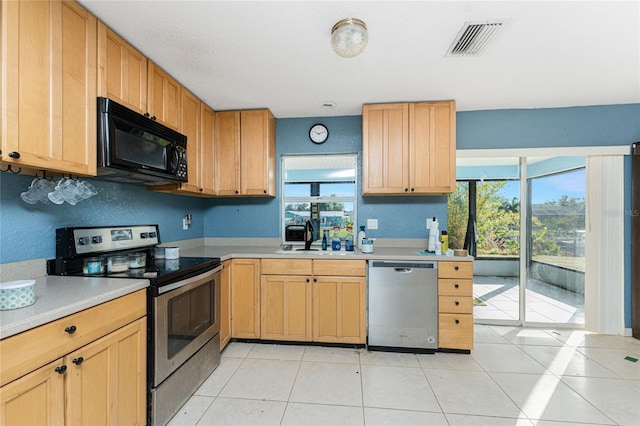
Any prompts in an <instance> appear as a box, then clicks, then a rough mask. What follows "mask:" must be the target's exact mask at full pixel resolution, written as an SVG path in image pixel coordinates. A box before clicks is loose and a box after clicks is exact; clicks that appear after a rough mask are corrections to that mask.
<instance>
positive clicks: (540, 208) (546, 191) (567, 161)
mask: <svg viewBox="0 0 640 426" xmlns="http://www.w3.org/2000/svg"><path fill="white" fill-rule="evenodd" d="M550 164H554V165H553V166H552V167H549V165H550ZM573 167H577V168H573ZM557 170H561V171H557ZM527 176H528V178H527V185H528V189H529V191H528V193H529V194H528V195H529V196H528V203H527V205H528V211H529V214H528V215H527V222H528V224H527V233H528V235H527V240H528V241H529V248H530V250H529V253H530V255H529V257H528V261H527V275H526V302H525V306H526V317H525V319H526V321H527V322H530V323H542V324H544V325H548V324H549V323H553V324H558V323H560V324H576V325H584V288H585V286H584V270H585V168H584V159H583V158H576V157H556V158H544V159H536V161H530V162H529V163H528V165H527Z"/></svg>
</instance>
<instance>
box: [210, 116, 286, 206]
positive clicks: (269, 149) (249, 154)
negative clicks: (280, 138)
mask: <svg viewBox="0 0 640 426" xmlns="http://www.w3.org/2000/svg"><path fill="white" fill-rule="evenodd" d="M215 128H216V130H215V132H216V137H215V144H216V151H215V161H216V167H215V169H216V178H215V181H216V194H217V195H218V196H223V197H229V196H271V197H273V196H275V194H276V183H275V173H276V161H275V148H276V146H275V144H276V133H275V132H276V128H275V118H274V116H273V114H271V111H269V110H268V109H259V110H243V111H222V112H217V113H216V124H215Z"/></svg>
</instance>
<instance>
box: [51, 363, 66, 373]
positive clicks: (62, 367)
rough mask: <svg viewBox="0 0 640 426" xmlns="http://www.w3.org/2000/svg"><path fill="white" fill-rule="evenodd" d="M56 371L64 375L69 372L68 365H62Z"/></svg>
mask: <svg viewBox="0 0 640 426" xmlns="http://www.w3.org/2000/svg"><path fill="white" fill-rule="evenodd" d="M54 371H55V372H56V373H58V374H64V373H65V371H67V366H66V365H61V366H60V367H56V369H55V370H54Z"/></svg>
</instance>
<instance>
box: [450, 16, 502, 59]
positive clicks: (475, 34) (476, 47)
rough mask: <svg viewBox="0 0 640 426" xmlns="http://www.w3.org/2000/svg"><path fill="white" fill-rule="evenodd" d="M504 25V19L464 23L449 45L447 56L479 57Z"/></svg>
mask: <svg viewBox="0 0 640 426" xmlns="http://www.w3.org/2000/svg"><path fill="white" fill-rule="evenodd" d="M506 23H507V20H506V19H495V20H493V21H486V22H465V23H464V25H463V26H462V29H461V30H460V32H459V33H458V36H457V37H456V38H455V40H453V43H451V46H450V47H449V50H448V51H447V56H480V54H481V53H482V51H483V50H484V48H485V47H487V45H488V44H489V43H490V42H491V41H492V40H493V39H494V38H495V37H496V35H497V34H498V33H499V32H500V29H501V28H502V27H503V26H504V25H505V24H506Z"/></svg>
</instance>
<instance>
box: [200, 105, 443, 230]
mask: <svg viewBox="0 0 640 426" xmlns="http://www.w3.org/2000/svg"><path fill="white" fill-rule="evenodd" d="M315 123H323V124H325V125H327V127H328V128H329V139H328V140H327V141H326V142H325V143H324V144H322V145H316V144H314V143H312V142H311V141H310V140H309V128H310V127H311V126H312V125H314V124H315ZM276 134H277V144H276V163H277V173H276V176H277V181H278V185H280V183H279V182H280V176H281V158H282V155H284V154H335V153H357V155H358V185H360V183H361V180H362V163H361V158H362V117H361V116H348V117H330V118H327V117H316V118H314V117H310V118H288V119H280V120H278V121H277V127H276ZM277 192H278V196H277V197H276V198H274V199H268V200H262V199H227V200H224V201H223V202H220V201H219V200H214V201H210V205H211V206H213V208H212V209H210V210H208V212H207V215H206V220H205V235H206V236H207V237H234V236H235V237H275V238H279V237H280V236H281V235H282V229H281V221H280V206H281V204H282V199H281V197H280V195H281V194H280V193H281V191H280V187H278V191H277ZM358 192H361V191H360V190H358ZM433 216H436V217H437V218H438V220H439V221H440V222H441V226H440V228H441V229H446V220H447V197H446V196H437V197H433V196H431V197H426V196H419V197H418V196H414V197H365V198H363V197H362V196H360V197H359V198H358V218H357V223H358V225H366V222H367V219H378V229H377V230H367V236H368V237H372V238H376V237H383V238H425V239H426V238H427V230H426V226H425V219H426V218H427V217H433Z"/></svg>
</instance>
